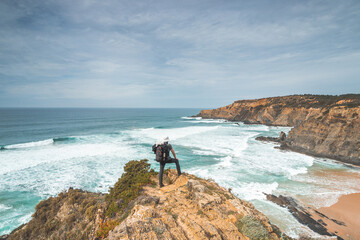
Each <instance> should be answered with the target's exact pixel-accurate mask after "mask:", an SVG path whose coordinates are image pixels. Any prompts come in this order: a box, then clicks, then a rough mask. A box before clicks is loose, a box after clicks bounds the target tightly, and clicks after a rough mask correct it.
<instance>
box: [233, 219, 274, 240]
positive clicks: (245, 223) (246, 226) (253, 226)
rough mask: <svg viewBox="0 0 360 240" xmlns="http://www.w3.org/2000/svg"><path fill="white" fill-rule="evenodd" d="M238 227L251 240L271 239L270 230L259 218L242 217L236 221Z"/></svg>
mask: <svg viewBox="0 0 360 240" xmlns="http://www.w3.org/2000/svg"><path fill="white" fill-rule="evenodd" d="M236 227H237V228H238V229H239V231H240V232H241V233H243V234H244V235H245V236H247V237H249V238H250V239H251V240H266V239H269V232H268V231H267V230H266V228H265V227H264V226H263V225H262V224H261V223H260V222H259V221H258V220H257V219H255V218H254V217H252V216H245V217H243V218H240V219H239V220H238V221H237V222H236Z"/></svg>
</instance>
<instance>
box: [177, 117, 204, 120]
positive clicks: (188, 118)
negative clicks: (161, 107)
mask: <svg viewBox="0 0 360 240" xmlns="http://www.w3.org/2000/svg"><path fill="white" fill-rule="evenodd" d="M181 118H182V119H186V120H192V119H196V120H200V119H202V117H181Z"/></svg>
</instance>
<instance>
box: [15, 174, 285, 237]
mask: <svg viewBox="0 0 360 240" xmlns="http://www.w3.org/2000/svg"><path fill="white" fill-rule="evenodd" d="M166 177H168V178H169V181H170V182H171V184H168V185H166V186H165V187H163V188H161V189H160V188H158V187H155V186H154V185H152V184H149V185H145V186H144V187H143V188H142V189H141V193H140V195H139V196H138V197H137V198H136V199H134V200H133V201H132V202H130V203H129V206H128V208H129V211H128V212H127V215H125V216H124V215H115V217H114V218H111V219H109V218H108V217H106V216H105V214H104V213H105V210H106V205H105V204H104V197H105V196H104V195H102V194H95V193H90V192H85V191H81V190H77V189H70V190H69V191H68V192H65V193H61V194H60V195H59V196H58V197H55V198H50V199H48V200H45V201H43V202H42V203H41V204H39V205H38V206H37V207H36V209H37V211H36V212H35V214H34V217H33V219H32V220H31V221H30V222H29V223H28V224H26V225H25V226H24V227H22V228H21V229H18V230H16V231H14V232H12V233H11V234H10V237H9V239H100V237H97V235H96V234H97V232H98V231H99V229H103V230H104V229H108V230H110V231H109V232H108V233H106V234H102V236H103V237H104V238H103V239H109V240H110V239H111V240H115V239H146V240H147V239H184V240H188V239H204V240H205V239H219V240H221V239H243V240H248V239H249V238H248V237H247V236H245V235H244V234H243V233H242V230H241V229H239V228H238V226H239V225H238V224H237V222H238V221H240V220H241V219H243V218H244V217H246V216H248V217H251V219H252V220H253V221H255V222H256V223H257V226H260V227H261V229H262V230H265V231H266V236H268V239H272V240H276V239H289V238H288V237H287V236H286V235H284V234H282V233H281V232H280V230H279V229H278V228H277V227H275V226H274V225H272V224H271V223H270V221H269V219H268V218H267V217H266V216H265V215H263V214H262V213H260V212H259V211H257V210H256V209H255V208H254V206H253V205H252V204H251V203H249V202H246V201H243V200H240V199H238V198H236V197H235V196H234V195H233V194H232V193H231V192H229V191H228V190H226V189H224V188H222V187H220V186H218V185H217V184H216V183H214V182H210V181H207V180H204V179H200V178H196V177H195V176H193V175H189V174H186V173H183V174H182V175H181V176H180V177H177V176H176V171H175V170H170V171H168V173H167V176H166ZM152 178H153V180H154V181H157V179H158V176H153V177H152ZM119 181H120V180H119ZM156 183H157V184H158V182H156ZM88 200H89V201H88ZM93 206H95V208H94V209H93ZM74 213H76V215H75V216H76V218H74V219H73V220H71V221H69V219H70V218H72V217H73V216H74ZM43 214H45V215H43ZM44 216H46V217H45V218H43V217H44ZM53 220H57V222H56V227H53V228H51V226H50V228H49V227H46V226H47V225H48V224H49V222H52V221H53ZM111 221H113V222H112V223H114V225H113V227H110V225H111ZM40 222H41V223H43V225H39V224H38V223H40ZM67 222H68V223H67ZM35 223H36V224H35ZM105 223H106V224H108V225H106V224H105ZM102 224H105V227H104V228H100V225H102ZM70 234H77V235H70ZM29 236H31V237H29ZM69 236H70V237H69Z"/></svg>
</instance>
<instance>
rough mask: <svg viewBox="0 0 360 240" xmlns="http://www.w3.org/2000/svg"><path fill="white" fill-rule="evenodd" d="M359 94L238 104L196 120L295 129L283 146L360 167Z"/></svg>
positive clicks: (210, 111)
mask: <svg viewBox="0 0 360 240" xmlns="http://www.w3.org/2000/svg"><path fill="white" fill-rule="evenodd" d="M359 116H360V94H348V95H340V96H328V95H294V96H284V97H272V98H263V99H257V100H241V101H236V102H234V103H233V104H230V105H228V106H225V107H221V108H217V109H213V110H202V111H201V112H200V113H199V114H198V115H197V117H202V118H213V119H216V118H223V119H227V120H230V121H242V122H244V123H247V124H265V125H269V126H271V125H275V126H290V127H293V128H292V129H291V131H290V132H289V135H288V137H287V138H286V139H285V140H284V141H282V147H283V148H288V149H291V150H294V151H298V152H302V153H306V154H310V155H315V156H319V157H328V158H333V159H337V160H340V161H343V162H347V163H352V164H356V165H360V130H359V129H360V117H359Z"/></svg>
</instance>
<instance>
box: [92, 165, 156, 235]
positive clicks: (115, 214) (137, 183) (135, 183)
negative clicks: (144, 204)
mask: <svg viewBox="0 0 360 240" xmlns="http://www.w3.org/2000/svg"><path fill="white" fill-rule="evenodd" d="M156 174H157V173H156V172H155V171H154V170H153V169H150V164H149V163H148V160H147V159H143V160H140V161H136V160H133V161H130V162H128V163H126V164H125V167H124V173H123V174H122V175H121V178H119V180H118V181H117V182H116V183H115V185H114V187H112V188H110V193H109V194H108V195H107V196H106V197H105V200H106V203H107V207H106V212H105V215H106V217H107V219H106V220H104V221H101V223H100V225H99V229H98V230H97V232H96V233H95V235H96V237H98V238H101V239H103V238H106V237H107V235H108V234H109V231H111V230H112V229H114V228H115V227H116V226H117V225H118V224H120V222H121V221H122V220H123V219H125V218H126V216H127V215H128V214H129V212H130V210H131V208H132V204H131V202H132V201H133V200H135V199H136V198H137V197H138V196H139V195H140V192H141V189H142V187H143V186H145V185H148V184H155V182H153V181H152V180H151V176H153V175H156ZM114 218H115V219H114Z"/></svg>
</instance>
